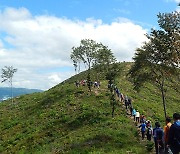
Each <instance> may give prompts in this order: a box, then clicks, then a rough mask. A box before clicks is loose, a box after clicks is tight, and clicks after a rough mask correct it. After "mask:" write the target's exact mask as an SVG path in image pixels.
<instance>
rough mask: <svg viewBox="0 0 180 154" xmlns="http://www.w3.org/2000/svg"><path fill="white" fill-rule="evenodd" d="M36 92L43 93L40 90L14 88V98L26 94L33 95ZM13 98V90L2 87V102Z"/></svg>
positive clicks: (0, 88) (0, 96)
mask: <svg viewBox="0 0 180 154" xmlns="http://www.w3.org/2000/svg"><path fill="white" fill-rule="evenodd" d="M35 92H43V90H40V89H27V88H13V96H14V97H17V96H20V95H24V94H32V93H35ZM10 97H11V88H9V87H0V101H2V100H6V99H8V98H10Z"/></svg>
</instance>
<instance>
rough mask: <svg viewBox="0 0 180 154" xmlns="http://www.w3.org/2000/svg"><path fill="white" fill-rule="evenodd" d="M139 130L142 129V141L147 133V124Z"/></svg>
mask: <svg viewBox="0 0 180 154" xmlns="http://www.w3.org/2000/svg"><path fill="white" fill-rule="evenodd" d="M139 128H141V134H142V140H144V137H145V132H146V124H145V122H142V123H141V125H140V126H139Z"/></svg>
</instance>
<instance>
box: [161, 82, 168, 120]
mask: <svg viewBox="0 0 180 154" xmlns="http://www.w3.org/2000/svg"><path fill="white" fill-rule="evenodd" d="M161 95H162V96H161V97H162V101H163V108H164V117H165V119H166V117H167V114H166V101H165V93H164V85H162V87H161Z"/></svg>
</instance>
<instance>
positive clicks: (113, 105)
mask: <svg viewBox="0 0 180 154" xmlns="http://www.w3.org/2000/svg"><path fill="white" fill-rule="evenodd" d="M114 97H115V96H114V94H112V96H111V101H112V118H114V110H115V98H114Z"/></svg>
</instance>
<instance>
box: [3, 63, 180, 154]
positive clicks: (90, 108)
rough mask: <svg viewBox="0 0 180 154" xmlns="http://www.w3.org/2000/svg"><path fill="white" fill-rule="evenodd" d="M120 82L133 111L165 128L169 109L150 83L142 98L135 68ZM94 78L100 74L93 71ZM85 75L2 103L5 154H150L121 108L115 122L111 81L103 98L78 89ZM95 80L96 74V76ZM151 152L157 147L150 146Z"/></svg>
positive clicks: (173, 108)
mask: <svg viewBox="0 0 180 154" xmlns="http://www.w3.org/2000/svg"><path fill="white" fill-rule="evenodd" d="M120 65H122V67H123V68H124V69H123V71H122V74H121V75H120V76H119V77H118V79H117V80H116V83H117V85H118V87H119V88H120V90H121V91H122V92H123V93H124V94H127V95H128V96H130V97H131V98H132V100H133V106H134V107H135V108H136V109H138V110H139V111H140V112H141V113H144V114H145V115H146V116H147V117H148V119H150V120H152V122H155V121H156V120H160V121H161V123H162V124H163V116H164V114H163V107H162V101H161V97H160V94H159V92H158V90H157V89H156V88H155V87H154V86H152V85H150V84H148V85H147V87H146V88H144V89H142V91H141V92H140V93H137V92H135V91H134V90H133V87H132V84H131V83H130V82H129V81H128V80H127V79H126V73H127V71H128V69H129V67H130V63H122V64H120ZM93 73H94V72H93ZM85 76H86V75H85V73H80V74H79V75H77V76H74V77H72V78H70V79H69V80H67V81H65V82H64V83H61V84H59V85H57V86H55V87H53V88H52V89H50V90H48V91H46V92H44V93H35V94H31V95H24V96H21V97H20V98H16V99H15V100H14V103H13V104H12V103H11V101H6V102H3V103H1V104H0V134H1V135H0V153H40V154H41V153H72V154H76V153H77V154H79V153H113V154H114V153H117V154H121V153H122V154H124V153H137V154H141V153H142V154H143V153H147V151H146V147H145V144H146V143H142V142H140V138H139V135H138V132H137V129H136V127H135V126H134V123H133V122H132V121H131V119H129V118H127V116H126V113H125V111H124V109H123V107H122V104H121V103H118V105H117V106H116V110H115V117H114V118H112V117H111V105H110V101H109V92H108V90H107V81H105V80H103V78H102V81H101V83H102V86H101V89H100V90H99V91H98V94H95V93H94V89H93V92H92V93H89V92H88V89H87V87H80V88H78V89H77V88H76V87H75V85H74V81H75V80H77V79H79V80H81V79H84V77H85ZM94 76H95V75H94ZM179 102H180V96H179V95H178V94H177V93H176V92H175V91H173V90H172V89H169V91H168V93H167V111H168V114H169V115H172V113H173V112H177V111H178V109H179V108H180V104H179ZM147 145H148V148H151V146H152V144H151V143H147Z"/></svg>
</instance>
